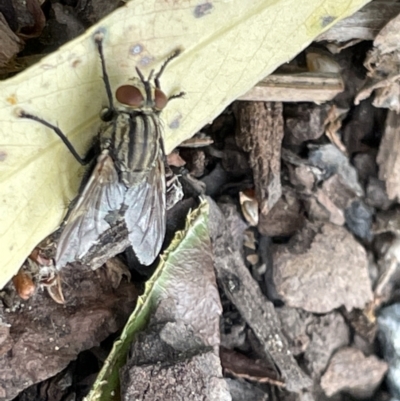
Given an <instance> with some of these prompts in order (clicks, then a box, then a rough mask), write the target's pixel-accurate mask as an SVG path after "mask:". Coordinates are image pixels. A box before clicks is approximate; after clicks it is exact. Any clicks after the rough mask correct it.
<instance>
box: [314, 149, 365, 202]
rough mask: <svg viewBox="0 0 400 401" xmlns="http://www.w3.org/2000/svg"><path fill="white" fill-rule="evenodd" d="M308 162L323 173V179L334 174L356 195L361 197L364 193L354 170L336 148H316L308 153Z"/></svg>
mask: <svg viewBox="0 0 400 401" xmlns="http://www.w3.org/2000/svg"><path fill="white" fill-rule="evenodd" d="M308 160H309V162H310V163H311V164H312V165H313V166H315V167H318V168H319V169H321V170H322V171H323V172H324V175H325V178H328V177H330V176H331V175H333V174H335V173H336V174H338V175H339V176H340V177H341V179H342V182H343V183H344V184H345V185H346V186H347V187H348V188H349V189H351V190H352V191H354V193H355V194H356V195H358V196H363V194H364V191H363V189H362V187H361V185H360V183H359V182H358V176H357V171H356V169H355V168H354V167H353V166H352V165H351V164H350V162H349V159H348V158H347V157H346V156H345V155H344V154H343V153H342V152H341V151H340V150H339V149H338V148H337V147H336V146H334V145H331V144H328V145H322V146H318V147H317V148H316V149H313V150H312V151H311V152H310V155H309V158H308Z"/></svg>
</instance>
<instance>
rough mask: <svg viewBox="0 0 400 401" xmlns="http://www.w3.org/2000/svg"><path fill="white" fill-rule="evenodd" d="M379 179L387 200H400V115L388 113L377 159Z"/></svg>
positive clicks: (393, 112) (392, 112)
mask: <svg viewBox="0 0 400 401" xmlns="http://www.w3.org/2000/svg"><path fill="white" fill-rule="evenodd" d="M377 163H378V165H379V178H380V179H381V180H383V181H385V182H386V192H387V194H388V197H389V199H391V200H395V199H397V200H398V201H399V200H400V114H397V113H396V112H395V111H389V113H388V116H387V119H386V128H385V133H384V136H383V138H382V142H381V146H380V148H379V153H378V157H377Z"/></svg>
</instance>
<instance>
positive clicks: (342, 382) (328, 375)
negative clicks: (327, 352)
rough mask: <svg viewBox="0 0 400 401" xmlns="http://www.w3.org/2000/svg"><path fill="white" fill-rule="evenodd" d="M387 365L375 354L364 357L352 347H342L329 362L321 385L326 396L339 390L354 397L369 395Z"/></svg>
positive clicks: (381, 377) (366, 396)
mask: <svg viewBox="0 0 400 401" xmlns="http://www.w3.org/2000/svg"><path fill="white" fill-rule="evenodd" d="M387 369H388V366H387V364H386V362H384V361H381V360H379V359H378V358H377V357H376V356H375V355H372V356H370V357H365V356H364V354H363V353H362V352H361V351H359V350H357V349H354V348H342V349H341V350H339V351H338V352H337V353H336V354H335V355H334V356H333V357H332V360H331V362H330V363H329V366H328V369H327V371H326V372H325V374H324V375H323V376H322V379H321V386H322V388H323V390H324V391H325V394H326V395H327V396H328V397H331V396H333V395H335V394H337V393H339V392H345V393H349V394H350V395H352V396H353V397H356V398H368V397H371V396H372V395H373V393H374V391H375V390H376V388H377V387H378V386H379V384H380V383H381V381H382V379H383V377H384V375H385V373H386V371H387Z"/></svg>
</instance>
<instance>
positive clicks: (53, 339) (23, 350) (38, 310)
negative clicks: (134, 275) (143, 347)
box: [0, 266, 137, 400]
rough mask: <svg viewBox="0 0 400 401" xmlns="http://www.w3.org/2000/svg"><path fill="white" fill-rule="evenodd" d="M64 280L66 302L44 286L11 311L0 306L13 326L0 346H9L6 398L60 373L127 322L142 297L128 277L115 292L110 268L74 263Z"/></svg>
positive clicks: (0, 378) (0, 368)
mask: <svg viewBox="0 0 400 401" xmlns="http://www.w3.org/2000/svg"><path fill="white" fill-rule="evenodd" d="M62 283H63V286H64V292H65V299H66V305H59V304H56V303H55V302H54V301H53V300H52V299H51V298H50V297H49V296H47V295H46V293H45V292H43V291H41V292H37V293H36V294H34V295H33V296H32V297H31V298H30V299H29V300H28V301H26V302H23V303H22V302H19V303H18V301H17V300H18V297H17V296H15V297H14V301H13V302H12V309H11V310H10V311H8V313H4V314H2V313H1V310H0V319H2V320H6V321H7V323H9V324H10V325H11V327H10V330H9V336H8V337H7V339H6V341H3V344H1V347H0V352H1V351H6V352H4V353H1V354H0V394H4V397H3V398H1V397H0V398H1V399H2V400H3V399H4V400H11V399H13V398H14V397H16V395H17V394H18V393H19V392H20V391H22V390H24V389H25V388H27V387H29V386H31V385H32V384H35V383H38V382H40V381H42V380H45V379H47V378H49V377H51V376H54V375H55V374H57V373H58V372H60V371H61V370H62V369H64V368H65V367H66V366H67V365H68V364H69V363H70V362H71V361H72V360H74V359H76V357H77V355H78V354H79V353H80V352H82V351H84V350H86V349H89V348H92V347H94V346H97V345H99V343H100V342H101V341H103V340H104V339H105V338H107V337H108V336H109V335H110V334H111V333H114V332H116V331H117V330H119V329H120V328H121V327H122V326H123V325H124V323H125V321H126V320H127V318H128V316H129V314H130V313H131V312H132V310H133V308H134V304H135V302H136V297H137V295H136V290H135V287H134V285H133V284H130V283H127V282H126V281H124V282H123V283H121V285H120V286H119V288H118V291H115V289H114V288H113V287H112V284H111V283H110V281H109V278H108V276H107V274H106V271H105V269H99V270H98V271H96V272H91V271H84V270H82V269H81V268H79V266H74V267H70V268H68V269H64V270H63V272H62ZM10 291H11V288H10ZM0 333H1V330H0ZM0 340H1V335H0Z"/></svg>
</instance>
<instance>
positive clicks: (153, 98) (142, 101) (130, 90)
mask: <svg viewBox="0 0 400 401" xmlns="http://www.w3.org/2000/svg"><path fill="white" fill-rule="evenodd" d="M180 53H181V51H180V50H179V49H177V50H175V51H174V52H173V53H172V54H171V55H170V56H169V57H168V58H167V59H166V60H165V61H164V63H163V65H162V66H161V68H160V70H159V71H158V72H157V73H156V74H154V70H152V71H151V72H150V75H149V77H148V78H147V79H146V78H145V77H144V75H143V74H142V72H141V71H140V70H139V68H137V67H136V72H137V74H138V76H139V80H140V81H139V82H138V85H123V86H120V87H119V88H118V89H117V90H116V92H115V97H116V99H117V101H118V102H119V103H121V104H122V105H123V106H125V107H126V108H128V109H131V110H138V111H141V112H143V113H160V112H161V111H162V110H163V109H164V107H165V106H166V105H167V103H168V102H169V101H170V100H171V99H175V98H179V97H182V96H183V95H184V93H183V92H181V93H178V94H175V95H172V96H169V97H168V96H167V95H166V94H165V93H164V92H163V91H162V90H161V88H160V77H161V75H162V73H163V72H164V70H165V68H166V66H167V65H168V64H169V62H170V61H171V60H173V59H174V58H176V57H177V56H178V55H179V54H180ZM153 75H154V78H153Z"/></svg>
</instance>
